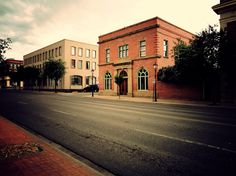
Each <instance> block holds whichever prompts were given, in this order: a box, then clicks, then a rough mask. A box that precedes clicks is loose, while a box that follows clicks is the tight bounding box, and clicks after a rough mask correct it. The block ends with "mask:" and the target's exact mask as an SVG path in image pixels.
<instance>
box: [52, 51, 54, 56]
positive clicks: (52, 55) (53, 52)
mask: <svg viewBox="0 0 236 176" xmlns="http://www.w3.org/2000/svg"><path fill="white" fill-rule="evenodd" d="M52 57H54V49H52Z"/></svg>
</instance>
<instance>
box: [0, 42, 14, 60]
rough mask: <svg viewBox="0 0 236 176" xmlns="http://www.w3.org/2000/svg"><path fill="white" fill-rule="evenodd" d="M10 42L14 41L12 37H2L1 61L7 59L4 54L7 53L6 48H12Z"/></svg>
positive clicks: (0, 45)
mask: <svg viewBox="0 0 236 176" xmlns="http://www.w3.org/2000/svg"><path fill="white" fill-rule="evenodd" d="M10 43H12V41H11V39H10V38H7V39H1V38H0V62H1V61H3V60H4V59H5V57H4V54H5V53H6V50H7V49H11V48H10Z"/></svg>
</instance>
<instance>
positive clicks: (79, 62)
mask: <svg viewBox="0 0 236 176" xmlns="http://www.w3.org/2000/svg"><path fill="white" fill-rule="evenodd" d="M78 69H83V60H78Z"/></svg>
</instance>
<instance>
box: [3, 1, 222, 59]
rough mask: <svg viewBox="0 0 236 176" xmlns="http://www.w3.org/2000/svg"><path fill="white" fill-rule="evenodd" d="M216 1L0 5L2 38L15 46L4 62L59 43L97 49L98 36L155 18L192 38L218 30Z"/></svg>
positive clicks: (7, 3) (11, 2) (77, 2)
mask: <svg viewBox="0 0 236 176" xmlns="http://www.w3.org/2000/svg"><path fill="white" fill-rule="evenodd" d="M218 3H219V0H0V17H1V18H0V38H6V37H10V38H11V39H12V41H13V43H12V45H11V47H12V49H11V50H8V51H7V54H6V57H7V58H15V59H23V55H25V54H27V53H29V52H32V51H34V50H37V49H40V48H42V47H44V46H46V45H49V44H51V43H54V42H56V41H59V40H61V39H65V38H66V39H72V40H77V41H81V42H86V43H91V44H96V43H97V41H98V36H99V35H102V34H106V33H109V32H112V31H114V30H117V29H120V28H123V27H125V26H129V25H132V24H135V23H138V22H141V21H144V20H147V19H150V18H153V17H156V16H158V17H160V18H162V19H164V20H167V21H169V22H171V23H173V24H175V25H177V26H179V27H181V28H184V29H186V30H188V31H190V32H192V33H194V34H196V33H198V32H200V31H201V30H202V29H204V28H207V26H208V25H214V24H219V22H218V20H219V16H218V15H216V14H215V13H214V12H213V10H212V9H211V7H212V6H213V5H216V4H218Z"/></svg>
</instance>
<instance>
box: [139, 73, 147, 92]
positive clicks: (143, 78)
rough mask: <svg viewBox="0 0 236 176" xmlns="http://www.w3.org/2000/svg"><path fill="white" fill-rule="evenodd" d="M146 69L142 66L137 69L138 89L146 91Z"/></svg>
mask: <svg viewBox="0 0 236 176" xmlns="http://www.w3.org/2000/svg"><path fill="white" fill-rule="evenodd" d="M148 75H149V74H148V71H147V70H146V69H144V68H141V69H139V71H138V91H148V82H149V79H148Z"/></svg>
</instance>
